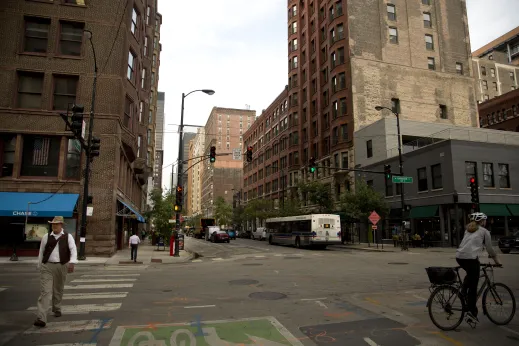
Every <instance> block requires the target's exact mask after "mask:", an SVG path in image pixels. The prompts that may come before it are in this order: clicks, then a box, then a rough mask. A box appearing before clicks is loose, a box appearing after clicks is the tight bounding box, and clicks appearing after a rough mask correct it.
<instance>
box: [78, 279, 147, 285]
mask: <svg viewBox="0 0 519 346" xmlns="http://www.w3.org/2000/svg"><path fill="white" fill-rule="evenodd" d="M123 281H137V279H134V278H127V279H121V278H117V279H77V280H73V281H71V283H72V284H73V283H76V282H123Z"/></svg>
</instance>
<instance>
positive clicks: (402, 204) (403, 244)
mask: <svg viewBox="0 0 519 346" xmlns="http://www.w3.org/2000/svg"><path fill="white" fill-rule="evenodd" d="M394 114H395V115H396V128H397V136H398V163H399V166H400V176H404V162H403V160H402V142H401V138H400V116H399V114H398V113H396V112H394ZM400 203H401V207H402V215H401V222H400V225H401V227H402V230H401V233H402V251H403V250H408V248H407V242H406V238H405V226H404V211H405V200H404V184H400Z"/></svg>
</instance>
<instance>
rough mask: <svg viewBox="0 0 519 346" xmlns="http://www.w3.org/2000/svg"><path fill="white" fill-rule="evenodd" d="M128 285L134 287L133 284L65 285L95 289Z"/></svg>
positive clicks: (69, 287)
mask: <svg viewBox="0 0 519 346" xmlns="http://www.w3.org/2000/svg"><path fill="white" fill-rule="evenodd" d="M128 287H133V284H107V285H76V286H67V285H65V289H66V290H95V289H100V288H128Z"/></svg>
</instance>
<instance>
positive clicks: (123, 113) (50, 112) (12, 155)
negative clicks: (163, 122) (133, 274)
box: [0, 0, 161, 256]
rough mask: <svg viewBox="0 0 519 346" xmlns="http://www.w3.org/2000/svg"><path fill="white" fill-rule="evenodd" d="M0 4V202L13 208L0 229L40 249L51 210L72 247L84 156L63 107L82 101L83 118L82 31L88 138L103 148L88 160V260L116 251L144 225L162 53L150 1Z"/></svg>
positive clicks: (0, 215) (12, 0)
mask: <svg viewBox="0 0 519 346" xmlns="http://www.w3.org/2000/svg"><path fill="white" fill-rule="evenodd" d="M1 7H2V11H0V34H1V35H2V37H9V38H10V39H9V40H5V39H4V40H2V41H1V43H0V80H2V84H1V88H2V92H1V93H0V118H1V119H2V120H1V121H0V138H1V140H0V161H1V164H2V175H1V178H0V191H2V192H0V200H2V201H7V200H9V201H11V202H12V203H11V205H7V206H6V205H5V203H4V205H2V207H1V208H0V209H2V211H1V212H0V224H1V225H0V226H1V227H2V229H4V230H6V231H9V233H11V234H15V235H16V237H18V234H23V232H24V231H25V232H26V234H27V239H26V241H25V242H23V244H22V245H21V247H22V249H23V250H22V252H25V254H28V255H30V254H33V255H34V254H37V250H38V247H39V239H40V237H39V236H41V234H44V232H45V230H46V229H47V228H48V223H47V221H48V219H49V218H52V217H53V216H55V215H56V214H57V215H63V216H65V217H66V220H67V227H66V228H67V230H68V231H69V232H71V233H72V234H75V235H76V238H77V240H78V241H79V237H78V236H77V232H76V231H77V230H78V229H79V227H77V225H78V223H79V222H78V220H80V218H81V214H80V210H81V202H80V201H81V198H80V196H79V195H80V194H81V191H82V183H83V182H82V177H83V174H82V171H83V167H84V158H83V156H82V153H81V151H79V150H78V146H77V143H76V142H75V141H74V140H73V139H72V136H71V133H70V132H69V131H67V130H66V129H65V125H64V123H63V120H62V119H61V118H60V116H59V112H66V110H67V107H69V106H70V105H71V104H73V103H77V104H82V105H84V106H85V120H86V122H87V123H88V114H89V111H90V104H91V95H92V86H93V78H94V55H93V53H92V48H91V44H90V42H89V39H88V37H87V36H86V35H84V30H89V31H91V33H92V36H91V37H92V39H91V42H92V44H93V46H94V48H95V55H96V58H97V59H96V60H97V65H98V67H99V72H98V80H97V95H96V102H95V115H96V117H95V125H94V128H93V132H94V136H95V137H98V138H100V139H101V150H100V156H99V157H97V158H95V159H94V162H93V165H92V172H91V183H90V184H91V185H90V193H91V195H92V197H93V205H92V206H93V216H91V217H89V218H88V226H87V236H86V254H87V256H88V255H112V254H114V253H115V251H116V250H117V249H120V248H122V247H123V246H124V245H125V243H126V239H127V237H128V235H129V233H130V232H131V231H132V230H138V229H139V223H141V222H144V221H145V220H144V218H143V217H142V211H143V207H144V205H145V203H146V183H147V180H148V176H149V174H150V173H151V169H152V167H153V159H154V156H153V155H152V153H153V151H154V126H155V125H154V118H155V108H154V104H155V102H156V85H157V80H158V64H159V54H160V45H159V31H160V24H161V16H160V14H158V13H157V1H155V2H154V1H148V2H146V3H145V2H144V1H142V0H129V2H128V5H127V6H126V7H125V8H124V10H123V8H120V7H118V6H114V5H113V2H112V1H110V0H89V1H87V2H86V6H85V1H79V0H77V1H67V2H64V1H47V2H44V1H18V0H4V1H2V5H1ZM119 23H121V25H120V27H118V25H119ZM153 79H155V80H153ZM78 197H79V198H78ZM27 212H28V214H29V217H28V219H27V220H26V219H25V217H23V215H25V214H27ZM20 216H22V217H20ZM26 221H27V222H26ZM25 223H27V224H28V225H25ZM29 228H30V230H29V231H27V230H28V229H29ZM22 240H23V239H22ZM2 243H3V244H2V246H3V248H4V252H9V245H8V244H6V243H5V241H2ZM19 254H20V253H19Z"/></svg>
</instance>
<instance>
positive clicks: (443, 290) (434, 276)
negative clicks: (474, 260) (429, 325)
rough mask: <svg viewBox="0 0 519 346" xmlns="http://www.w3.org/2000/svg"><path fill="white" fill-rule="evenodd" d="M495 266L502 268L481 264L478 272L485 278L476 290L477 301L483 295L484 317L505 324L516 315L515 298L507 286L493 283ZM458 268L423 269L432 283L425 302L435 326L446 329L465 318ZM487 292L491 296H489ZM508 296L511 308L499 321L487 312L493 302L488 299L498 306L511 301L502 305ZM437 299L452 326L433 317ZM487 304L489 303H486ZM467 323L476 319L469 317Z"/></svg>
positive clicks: (451, 327)
mask: <svg viewBox="0 0 519 346" xmlns="http://www.w3.org/2000/svg"><path fill="white" fill-rule="evenodd" d="M494 267H501V266H498V265H492V264H490V263H489V264H482V265H481V271H482V272H483V274H482V275H481V276H480V278H484V281H483V284H482V285H481V287H480V288H479V290H478V298H477V299H478V300H479V298H480V297H481V296H483V297H482V305H483V314H484V315H485V316H487V318H488V319H489V320H490V321H491V322H492V323H494V324H496V325H500V326H503V325H507V324H508V323H510V321H512V319H513V318H514V315H515V308H516V303H515V297H514V294H513V293H512V290H510V288H508V286H506V285H505V284H502V283H495V282H494V275H493V273H494V270H493V268H494ZM460 269H461V267H459V266H458V267H455V268H445V267H429V268H425V270H426V271H427V275H428V276H429V281H430V282H431V286H430V287H429V291H430V292H431V295H430V297H429V300H428V301H427V308H428V311H429V317H430V318H431V321H432V322H433V323H434V325H435V326H436V327H438V328H440V329H441V330H445V331H449V330H454V329H456V328H457V327H458V326H459V325H460V324H461V322H463V319H464V317H465V314H466V313H467V312H468V309H467V305H468V304H467V301H466V298H465V297H464V296H463V294H462V287H463V282H462V281H461V277H460V273H459V270H460ZM498 289H499V290H501V289H503V290H504V291H503V292H502V293H499V294H498V292H497V291H498ZM489 293H490V296H489ZM446 296H448V299H445V297H446ZM505 298H509V299H507V302H508V301H509V300H511V306H512V311H511V312H510V314H509V315H508V317H507V318H505V319H504V320H498V319H497V318H496V316H494V315H493V313H490V312H489V307H490V306H491V304H492V302H491V301H490V300H492V299H493V300H494V302H495V304H496V305H498V306H501V307H504V306H505V305H510V303H508V304H505V302H504V300H503V299H505ZM433 302H439V303H440V309H439V312H440V313H446V315H447V316H446V317H447V319H446V320H447V321H452V322H453V324H452V325H449V326H447V325H442V324H440V322H439V320H438V319H437V318H436V317H435V315H434V312H433V307H432V303H433ZM458 302H459V304H460V306H458V305H456V303H458ZM487 305H488V306H487ZM457 312H459V313H460V316H459V317H458V318H456V317H453V316H454V315H455V313H457ZM467 323H468V324H469V325H470V326H471V327H472V328H475V327H476V323H477V321H473V320H472V319H470V318H468V319H467Z"/></svg>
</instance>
